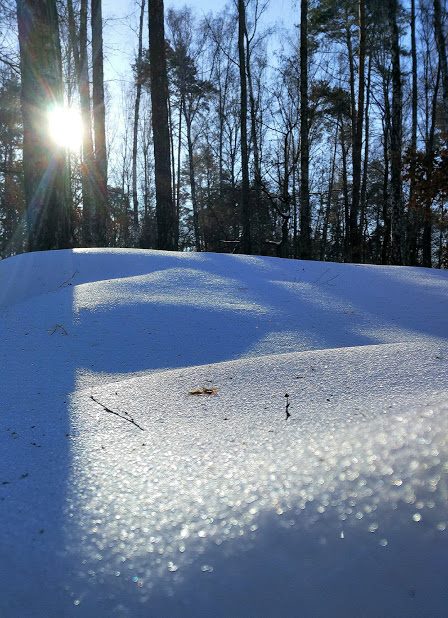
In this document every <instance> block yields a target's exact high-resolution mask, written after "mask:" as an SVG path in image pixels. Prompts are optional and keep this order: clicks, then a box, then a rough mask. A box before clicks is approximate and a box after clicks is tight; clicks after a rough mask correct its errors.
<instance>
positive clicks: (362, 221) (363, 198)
mask: <svg viewBox="0 0 448 618" xmlns="http://www.w3.org/2000/svg"><path fill="white" fill-rule="evenodd" d="M371 81H372V56H371V55H370V56H369V66H368V69H367V83H366V106H365V121H364V124H365V131H364V132H365V142H364V161H363V168H362V180H361V194H360V215H359V239H360V243H361V256H362V261H363V262H365V261H366V243H365V229H366V226H367V222H366V210H367V180H368V171H369V143H370V117H369V109H370V86H371Z"/></svg>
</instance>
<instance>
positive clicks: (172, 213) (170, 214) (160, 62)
mask: <svg viewBox="0 0 448 618" xmlns="http://www.w3.org/2000/svg"><path fill="white" fill-rule="evenodd" d="M149 60H150V67H151V104H152V127H153V138H154V171H155V184H156V219H157V247H158V248H159V249H166V250H168V251H175V250H177V243H176V209H175V207H174V201H173V194H172V183H171V155H170V131H169V126H168V75H167V67H166V50H165V25H164V7H163V0H149Z"/></svg>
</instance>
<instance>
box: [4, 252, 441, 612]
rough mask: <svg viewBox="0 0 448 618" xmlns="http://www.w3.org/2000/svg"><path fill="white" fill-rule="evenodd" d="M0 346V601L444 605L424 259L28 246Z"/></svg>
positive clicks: (31, 606) (258, 607) (432, 312)
mask: <svg viewBox="0 0 448 618" xmlns="http://www.w3.org/2000/svg"><path fill="white" fill-rule="evenodd" d="M0 341H1V347H0V363H1V364H0V380H1V382H0V384H1V386H0V616H1V617H2V618H47V617H55V618H56V617H57V618H59V617H69V618H71V617H72V616H80V617H83V618H84V617H92V618H93V617H95V618H103V617H104V618H106V617H107V618H109V617H110V616H126V617H132V618H134V617H136V618H140V617H148V616H157V617H158V616H167V617H168V616H169V617H173V616H232V617H233V616H251V617H252V616H264V617H268V616H305V617H308V616H309V617H318V616H354V617H358V616H372V617H377V616H391V617H392V616H393V617H399V616H406V617H409V616H416V617H417V616H418V617H423V616H427V617H431V618H437V617H442V616H444V617H446V616H447V615H448V577H447V572H448V529H447V528H448V272H443V271H442V272H440V271H430V270H426V269H414V268H399V267H378V266H359V265H343V264H332V263H316V262H302V261H289V260H278V259H274V258H261V257H244V256H232V255H214V254H199V255H198V254H180V253H165V252H155V251H137V250H74V251H58V252H48V253H39V254H28V255H23V256H17V257H14V258H10V259H7V260H4V261H2V262H0ZM204 388H205V389H209V390H211V391H212V394H204V395H196V394H190V391H194V389H204ZM285 394H288V396H289V397H288V398H286V397H285ZM287 401H289V403H290V407H289V412H290V414H291V416H290V418H289V419H287V420H286V413H285V410H286V402H287Z"/></svg>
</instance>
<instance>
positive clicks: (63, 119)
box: [48, 106, 83, 152]
mask: <svg viewBox="0 0 448 618" xmlns="http://www.w3.org/2000/svg"><path fill="white" fill-rule="evenodd" d="M82 131H83V129H82V121H81V114H80V111H79V109H77V108H76V107H66V106H64V107H62V106H61V107H53V108H52V109H50V110H49V111H48V132H49V135H50V138H51V139H52V141H53V142H54V143H55V144H57V145H58V146H61V147H62V148H67V149H68V150H71V151H72V152H76V151H78V150H79V149H80V147H81V144H82Z"/></svg>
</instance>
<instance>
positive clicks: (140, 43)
mask: <svg viewBox="0 0 448 618" xmlns="http://www.w3.org/2000/svg"><path fill="white" fill-rule="evenodd" d="M145 4H146V0H140V19H139V27H138V52H137V60H136V87H135V102H134V126H133V135H132V206H133V225H134V233H136V232H137V230H138V219H139V217H138V192H137V151H138V125H139V119H140V101H141V97H142V86H143V84H142V75H141V71H142V66H141V65H142V58H143V25H144V19H145Z"/></svg>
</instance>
